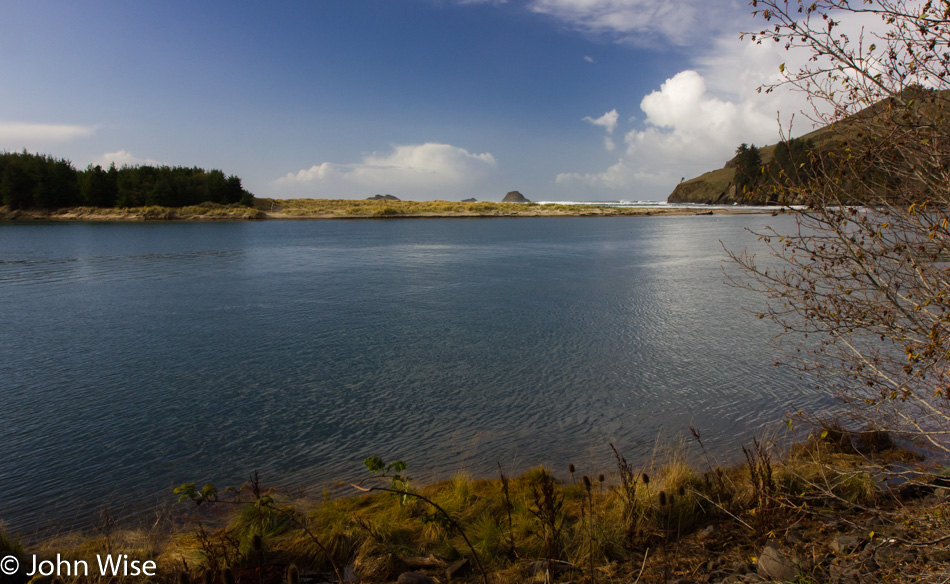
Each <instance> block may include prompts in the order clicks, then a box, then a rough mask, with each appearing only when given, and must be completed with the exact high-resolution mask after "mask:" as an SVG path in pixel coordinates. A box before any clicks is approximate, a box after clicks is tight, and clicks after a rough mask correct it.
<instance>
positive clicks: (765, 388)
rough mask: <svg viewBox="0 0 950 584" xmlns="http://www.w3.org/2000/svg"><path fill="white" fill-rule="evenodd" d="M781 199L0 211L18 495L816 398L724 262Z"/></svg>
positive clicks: (341, 472)
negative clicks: (354, 213)
mask: <svg viewBox="0 0 950 584" xmlns="http://www.w3.org/2000/svg"><path fill="white" fill-rule="evenodd" d="M783 220H787V219H786V218H783V217H769V216H767V215H755V216H714V217H676V218H590V219H586V218H560V219H556V218H545V219H538V218H530V219H495V220H391V221H300V222H261V223H254V222H245V223H208V224H37V225H28V224H6V225H0V416H2V419H0V449H2V456H0V492H2V493H3V497H0V519H2V520H3V521H5V522H6V523H7V524H8V526H9V527H11V528H13V529H14V530H18V531H21V532H28V531H29V532H37V531H42V530H47V529H54V528H62V527H66V526H73V525H79V526H82V525H88V524H90V523H93V522H94V521H95V517H96V515H97V513H98V511H99V509H100V506H101V505H102V504H103V503H104V502H106V501H108V502H109V506H110V507H111V508H112V510H113V512H117V511H120V512H127V511H132V510H142V509H147V508H150V507H152V506H154V505H156V504H159V503H171V502H172V501H174V497H173V496H172V495H171V494H170V493H171V489H172V488H173V487H174V486H176V485H178V484H180V483H182V482H186V481H195V482H199V483H203V482H207V481H213V482H216V483H218V484H240V483H241V482H242V481H243V480H244V479H245V478H246V476H247V475H248V474H249V473H250V472H252V471H254V470H258V471H260V473H261V476H262V477H263V479H264V482H266V483H268V484H277V485H283V486H295V487H296V486H301V487H308V488H313V489H315V490H316V491H317V492H319V490H320V489H322V488H323V487H324V486H327V485H328V484H332V482H333V481H334V480H339V479H348V478H353V477H359V476H362V465H361V463H360V461H361V460H362V459H363V458H365V457H367V456H373V455H378V456H382V457H383V458H386V459H395V458H402V459H404V460H406V461H407V462H408V463H409V468H410V471H411V472H412V474H414V475H416V476H419V477H430V478H431V477H437V476H445V475H449V474H452V473H454V472H456V471H459V470H463V471H467V472H469V473H471V474H473V475H491V474H494V472H495V463H496V461H500V462H501V463H502V465H503V466H504V467H505V470H506V472H508V473H511V474H513V473H517V472H519V471H521V470H524V469H526V468H528V467H530V466H534V465H537V464H539V463H548V464H552V465H555V466H556V467H562V466H565V465H566V464H567V462H568V461H573V462H575V464H577V465H578V467H579V468H584V469H585V470H586V469H588V468H589V469H591V471H592V472H600V471H606V470H609V468H610V467H609V462H610V451H609V447H608V443H610V442H613V443H615V444H616V445H617V446H618V447H620V448H621V450H622V451H623V452H624V453H625V454H626V456H627V458H628V459H630V460H637V459H638V458H641V457H646V456H648V455H649V453H650V452H651V451H652V449H653V446H654V443H655V441H656V438H657V436H658V435H659V434H662V435H667V436H671V435H676V433H678V432H681V431H683V430H685V428H686V427H687V426H688V425H690V424H692V425H694V426H696V427H697V428H699V429H700V430H701V431H702V432H703V436H704V440H705V442H706V443H707V447H710V448H712V449H714V450H716V451H717V452H718V453H720V454H722V455H724V456H726V457H728V456H732V455H734V454H735V453H736V452H737V449H738V446H737V445H738V444H739V443H740V442H741V441H743V440H747V439H748V438H749V436H750V435H751V434H752V433H755V432H756V431H760V430H761V429H762V428H763V426H764V425H768V424H771V423H774V422H775V421H777V420H781V418H782V415H783V414H784V413H786V412H787V411H788V409H789V404H792V403H794V405H795V407H796V408H801V407H812V406H817V405H820V398H819V397H818V396H816V395H813V394H811V393H809V391H808V390H807V389H806V387H807V384H806V383H804V382H802V381H800V380H799V379H797V377H795V376H794V375H793V374H791V373H789V372H783V371H782V370H778V369H776V368H774V367H770V364H771V363H773V362H774V361H775V355H774V354H773V353H772V352H771V351H770V350H769V349H768V348H767V347H766V342H767V340H768V338H769V337H770V336H771V335H773V334H774V333H775V332H776V331H775V330H774V329H773V328H771V327H770V326H769V325H768V323H766V322H764V321H760V320H758V319H756V318H755V317H754V316H752V315H750V314H747V313H746V312H744V311H743V310H742V309H741V305H743V304H746V305H752V304H754V302H755V299H754V298H751V297H749V296H748V295H747V294H744V293H742V292H741V291H738V290H736V289H733V288H729V287H727V286H726V285H725V284H724V283H723V280H724V278H723V274H722V271H721V261H722V259H723V258H724V253H723V251H722V248H721V246H720V243H719V241H720V240H723V241H724V242H726V244H727V245H729V246H730V247H731V248H734V249H738V248H742V247H745V246H752V245H754V240H753V238H752V237H751V236H749V235H748V234H747V233H746V232H745V231H744V228H745V227H748V226H761V225H762V224H765V223H771V224H773V225H774V224H775V223H776V222H781V221H783Z"/></svg>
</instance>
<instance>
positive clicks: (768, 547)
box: [0, 428, 950, 584]
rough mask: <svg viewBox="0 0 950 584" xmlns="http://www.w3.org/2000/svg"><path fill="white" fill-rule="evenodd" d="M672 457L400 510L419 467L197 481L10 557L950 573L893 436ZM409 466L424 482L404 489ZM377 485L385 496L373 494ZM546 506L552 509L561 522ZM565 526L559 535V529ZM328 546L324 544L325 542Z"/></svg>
mask: <svg viewBox="0 0 950 584" xmlns="http://www.w3.org/2000/svg"><path fill="white" fill-rule="evenodd" d="M657 454H659V456H658V457H654V458H653V459H651V460H650V461H644V462H643V464H641V465H636V466H634V465H628V464H627V461H626V460H624V459H622V458H621V457H620V456H619V455H618V457H617V461H616V462H617V464H616V467H615V468H614V469H610V468H603V469H599V471H600V472H598V470H595V469H587V474H585V471H584V470H582V469H577V472H576V474H575V469H574V465H573V464H571V465H570V468H568V469H551V468H544V467H535V468H532V469H531V470H529V471H527V472H525V473H523V474H521V475H517V476H510V477H506V476H504V475H502V476H501V477H500V478H499V477H498V476H496V477H495V478H490V477H483V478H473V477H471V476H468V475H464V474H458V475H455V476H453V477H452V478H449V479H445V480H439V481H436V482H434V483H429V484H422V485H420V486H417V485H415V483H414V482H413V486H412V488H411V489H409V490H410V491H411V493H416V494H418V495H421V496H416V495H415V494H413V495H411V498H410V499H408V500H405V499H404V500H403V501H402V502H401V503H400V498H399V497H393V496H392V495H391V494H390V493H386V492H384V491H385V490H387V489H388V488H395V489H400V490H401V489H406V488H408V485H409V483H408V480H409V479H408V477H407V476H406V474H405V473H406V472H407V471H406V469H405V468H404V467H397V466H394V463H391V464H390V465H386V464H385V462H383V461H381V460H380V461H378V463H379V464H378V465H376V466H373V465H372V463H371V462H369V461H370V459H367V461H364V464H366V465H367V467H369V468H368V471H369V472H367V473H366V475H365V476H366V477H367V478H371V477H372V475H373V474H376V475H377V478H378V479H379V480H377V481H376V482H373V481H365V480H364V481H360V483H357V484H361V485H364V486H363V487H362V488H360V487H357V488H353V489H352V490H351V491H350V492H349V493H348V494H345V495H342V496H332V495H329V494H327V493H324V494H323V496H322V497H303V498H302V497H301V494H300V493H297V492H294V491H293V490H291V491H284V490H274V489H272V488H269V487H268V486H266V485H260V484H258V483H256V478H255V477H252V480H251V482H250V483H248V484H245V485H244V486H243V487H241V488H240V489H238V490H236V491H231V492H230V493H228V492H226V491H224V490H223V489H222V487H223V485H218V488H219V489H220V491H217V492H215V493H214V494H209V493H210V491H207V490H204V489H203V488H202V486H201V485H194V484H192V485H188V484H186V485H182V487H180V488H178V489H176V491H175V493H176V494H175V495H174V496H176V497H180V499H181V503H180V504H179V505H180V506H176V510H175V511H174V512H171V513H169V512H168V511H167V510H166V512H165V513H162V515H161V518H160V519H159V520H156V522H155V523H154V524H153V525H151V527H149V526H147V525H142V526H136V525H129V524H128V523H127V522H125V521H121V522H120V523H122V526H121V527H120V528H118V529H116V528H115V527H110V528H107V529H104V528H103V527H102V526H99V527H98V528H97V529H94V530H90V531H87V532H85V533H83V532H75V531H64V532H59V533H51V534H49V535H48V536H47V537H45V538H42V539H41V540H39V541H34V542H32V543H27V544H17V543H16V541H17V536H16V535H15V534H10V533H7V534H6V537H7V546H8V547H7V549H0V556H2V555H5V554H11V553H12V554H14V555H17V556H18V557H20V558H21V560H22V561H21V565H26V566H30V565H31V563H30V562H31V561H32V562H34V563H35V562H36V561H37V557H38V558H40V559H42V560H47V561H51V560H52V559H53V558H55V559H57V560H59V559H60V558H61V557H62V558H65V559H69V560H70V562H77V561H78V562H87V563H88V564H89V565H90V566H94V565H95V564H94V562H95V561H96V559H98V558H101V557H102V556H103V555H104V554H113V553H124V554H126V555H127V558H128V559H130V560H134V561H140V562H141V561H152V562H154V565H155V566H156V567H157V568H156V569H157V573H156V578H157V581H159V582H174V581H176V580H177V581H178V582H182V581H188V582H195V583H197V582H199V581H200V582H202V583H203V584H212V583H218V582H226V581H227V580H226V579H224V578H223V577H222V576H223V573H222V571H223V570H224V569H225V568H228V569H232V570H233V571H234V577H235V578H234V579H235V581H236V583H237V584H254V583H260V582H264V584H282V583H284V582H286V579H285V574H286V573H287V570H288V569H289V566H291V565H294V566H296V568H295V569H299V570H300V572H301V574H302V575H303V576H304V578H301V581H304V580H305V579H306V581H308V582H335V581H336V580H337V578H336V574H334V571H336V570H339V572H337V574H340V573H342V572H346V573H347V574H350V576H348V577H349V578H352V579H351V580H345V581H349V582H357V581H362V582H379V583H382V582H395V581H398V582H403V581H404V579H408V577H407V576H406V574H409V575H411V576H412V578H418V580H413V582H418V583H419V584H423V583H424V584H435V583H436V582H438V581H443V582H444V581H445V580H435V579H434V578H439V579H440V578H441V577H442V576H443V575H445V577H446V579H451V580H458V581H461V582H471V583H474V582H481V581H483V579H482V578H481V577H480V574H479V572H480V569H481V566H484V568H485V571H486V575H485V578H486V579H490V580H491V581H492V582H494V583H495V584H515V583H520V582H537V583H539V584H540V582H542V581H550V582H554V581H561V582H567V581H571V582H589V583H594V582H601V583H604V584H607V583H617V584H621V583H625V582H626V583H629V582H631V581H634V580H636V581H641V580H642V581H644V582H684V583H686V582H688V583H689V584H706V583H708V584H758V583H762V582H766V581H783V582H821V581H828V582H836V583H837V582H840V583H842V584H844V582H849V581H872V582H873V581H887V580H888V579H892V578H894V577H895V576H899V575H905V576H906V575H908V574H914V575H915V576H917V577H918V578H921V580H919V581H931V580H928V579H927V578H928V577H931V576H933V577H936V576H940V577H941V578H943V577H945V576H946V575H947V572H943V571H942V570H941V569H940V567H941V566H944V567H946V565H947V564H946V562H948V561H950V546H948V545H947V537H946V535H945V529H946V526H947V521H948V519H947V509H948V508H950V489H948V488H947V487H945V486H944V485H945V484H946V483H945V482H941V480H942V479H941V478H939V475H935V474H930V472H933V469H932V462H930V463H928V461H926V460H921V458H919V457H918V456H917V455H915V454H913V453H910V452H908V451H906V450H903V449H901V448H900V447H897V446H896V445H894V443H893V442H891V441H890V438H889V437H886V436H883V435H880V434H878V433H873V432H855V433H849V432H845V431H841V430H837V429H834V428H831V429H829V430H827V431H825V432H824V433H823V434H822V436H821V437H810V438H809V440H807V441H806V442H804V443H794V444H791V445H789V444H781V445H769V444H758V443H756V444H755V445H754V447H752V451H751V456H750V455H747V456H750V457H749V459H748V461H747V462H746V463H738V464H735V465H727V466H719V465H718V464H717V463H715V462H714V461H711V460H707V461H706V464H696V465H690V464H688V463H686V462H685V460H684V459H683V458H682V454H683V453H682V452H681V451H678V450H677V449H675V448H674V449H672V450H670V451H669V452H666V453H657ZM905 466H911V467H916V468H917V469H918V472H920V473H921V474H920V475H919V478H920V479H922V480H921V481H920V482H913V481H912V482H908V483H905V484H904V485H903V486H900V487H898V486H888V481H887V480H885V479H886V478H887V477H888V476H890V475H891V474H892V473H893V472H894V469H895V468H902V467H905ZM928 467H930V468H928ZM374 468H375V469H377V470H375V471H374V470H373V469H374ZM928 470H929V471H930V472H928ZM565 471H567V472H565ZM408 472H409V473H410V474H411V469H409V470H408ZM394 473H402V474H401V475H400V476H401V477H402V478H404V479H405V480H406V481H407V482H404V483H402V482H391V479H392V478H394ZM763 473H764V474H763ZM898 474H899V473H898ZM605 475H606V477H607V478H606V480H605ZM400 480H401V479H400ZM391 485H392V486H391ZM369 487H376V488H371V489H369V490H374V491H376V492H375V493H367V492H365V491H366V490H367V488H369ZM381 490H382V491H383V492H380V491H381ZM361 491H364V492H361ZM218 493H220V495H219V494H218ZM545 493H547V494H545ZM427 501H432V502H435V503H437V504H438V505H439V506H440V509H439V510H438V511H433V509H434V508H433V507H432V506H431V504H428V503H427ZM219 502H221V503H224V502H226V503H225V504H220V503H219ZM194 503H206V505H202V506H201V507H200V508H199V507H197V506H195V505H194ZM216 503H218V504H216ZM549 506H550V507H549ZM545 508H549V509H550V510H552V513H554V515H553V516H552V517H553V519H552V518H549V519H545V516H544V514H543V509H545ZM443 510H444V512H445V514H444V515H440V514H439V511H443ZM440 517H442V518H447V519H448V520H449V521H455V522H456V524H455V526H454V527H453V526H452V525H450V524H449V523H448V522H446V521H442V520H440V519H439V518H440ZM115 519H117V518H112V517H111V516H109V520H110V521H115ZM299 521H305V522H306V524H308V525H309V526H310V529H312V531H311V532H304V531H303V530H302V529H301V528H300V526H301V525H302V523H300V522H299ZM548 529H554V530H555V532H556V533H559V534H560V535H558V536H557V537H556V538H555V539H554V540H552V539H549V538H548V537H547V536H545V533H549V532H548V531H547V530H548ZM462 531H464V532H465V533H467V535H468V536H469V537H470V538H471V543H473V544H474V547H472V546H471V544H470V543H469V540H467V539H465V538H464V536H463V534H462V533H461V532H462ZM255 534H257V535H255ZM3 535H4V534H3V531H2V530H0V536H3ZM255 537H256V538H257V540H258V543H254V539H255ZM318 539H319V540H321V541H322V542H323V544H320V545H319V546H315V544H314V543H313V542H314V541H317V540H318ZM11 543H12V547H13V548H14V549H11V548H10V547H9V546H10V544H11ZM324 545H326V547H324ZM255 546H256V548H255ZM2 547H3V541H2V540H0V548H2ZM253 549H261V550H262V551H261V552H260V554H261V555H257V556H255V555H254V554H251V553H250V551H251V550H253ZM476 549H477V553H478V558H476V556H475V550H476ZM209 552H211V553H209ZM34 554H36V555H34ZM328 558H331V559H330V560H328ZM479 558H480V559H479ZM473 560H474V561H473ZM476 562H478V563H476ZM334 564H335V565H334ZM71 565H75V564H71ZM452 566H455V568H452ZM447 570H449V573H447ZM182 571H184V572H185V573H186V574H187V575H188V577H187V579H186V580H182V577H181V576H180V573H181V572H182ZM547 571H550V574H547V575H546V574H545V572H547ZM345 577H347V576H345ZM73 581H74V582H82V581H92V580H89V579H87V578H83V577H82V575H80V577H79V578H77V579H75V580H73ZM141 581H145V580H142V579H140V578H135V577H131V575H129V576H126V577H120V578H119V580H118V582H141ZM933 581H936V580H933ZM23 582H26V580H23ZM44 582H48V580H44Z"/></svg>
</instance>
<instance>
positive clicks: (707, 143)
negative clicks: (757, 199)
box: [556, 70, 778, 198]
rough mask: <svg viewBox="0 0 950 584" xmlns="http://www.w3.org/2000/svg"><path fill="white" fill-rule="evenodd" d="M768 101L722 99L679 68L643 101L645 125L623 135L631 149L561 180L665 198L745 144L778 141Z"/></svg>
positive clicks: (561, 176)
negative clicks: (603, 164) (600, 166)
mask: <svg viewBox="0 0 950 584" xmlns="http://www.w3.org/2000/svg"><path fill="white" fill-rule="evenodd" d="M753 95H757V94H755V93H753ZM764 104H765V100H755V99H753V98H749V99H744V100H743V99H739V100H734V101H730V100H728V99H724V98H720V97H717V96H716V95H713V94H711V93H710V92H709V90H708V88H707V85H706V81H705V78H704V76H703V75H701V74H700V73H699V72H697V71H693V70H687V71H683V72H680V73H678V74H676V75H674V76H673V77H671V78H670V79H668V80H667V81H666V82H665V83H663V84H662V85H661V86H660V89H659V90H657V91H654V92H652V93H650V94H649V95H647V96H646V97H644V98H643V99H642V101H641V102H640V109H641V110H642V111H643V113H644V114H645V120H644V122H645V123H644V127H643V128H642V129H635V130H631V131H630V132H628V133H627V134H626V135H625V136H624V143H625V144H626V150H625V152H624V153H623V155H622V156H621V157H620V158H619V159H618V160H617V161H616V162H615V163H614V164H612V165H611V166H610V167H609V168H607V169H606V170H605V171H602V172H594V173H577V172H568V173H560V174H558V175H557V177H556V182H557V183H558V184H561V185H569V184H572V183H577V182H581V183H585V184H586V185H588V186H590V187H603V188H607V189H613V190H618V189H621V190H630V191H636V192H637V197H638V198H665V197H666V196H667V195H669V193H670V192H671V191H672V190H673V187H674V186H675V185H676V183H677V182H679V180H680V179H681V178H682V177H684V176H685V177H692V176H696V175H698V174H701V173H702V172H705V171H708V170H712V169H714V168H719V167H721V166H722V165H723V164H724V163H725V161H726V160H728V159H729V158H731V157H732V153H733V152H734V150H735V148H736V147H737V146H738V145H739V144H740V143H742V142H747V143H753V142H754V143H758V144H760V145H764V144H766V143H772V142H775V141H777V138H778V125H777V122H776V120H775V117H774V114H772V113H770V112H768V111H767V110H766V109H765V106H764Z"/></svg>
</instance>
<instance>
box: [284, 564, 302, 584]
mask: <svg viewBox="0 0 950 584" xmlns="http://www.w3.org/2000/svg"><path fill="white" fill-rule="evenodd" d="M287 584H300V570H298V569H297V564H290V565H289V566H288V567H287Z"/></svg>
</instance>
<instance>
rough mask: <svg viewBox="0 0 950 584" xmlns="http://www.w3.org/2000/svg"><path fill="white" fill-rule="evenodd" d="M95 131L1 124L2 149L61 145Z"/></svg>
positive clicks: (0, 144) (67, 125)
mask: <svg viewBox="0 0 950 584" xmlns="http://www.w3.org/2000/svg"><path fill="white" fill-rule="evenodd" d="M95 131H96V127H95V126H77V125H70V124H29V123H25V122H0V147H3V148H10V149H14V150H16V149H19V148H25V147H35V146H40V147H42V146H44V145H46V144H61V143H63V142H69V141H71V140H76V139H78V138H84V137H86V136H91V135H92V134H93V133H95Z"/></svg>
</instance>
